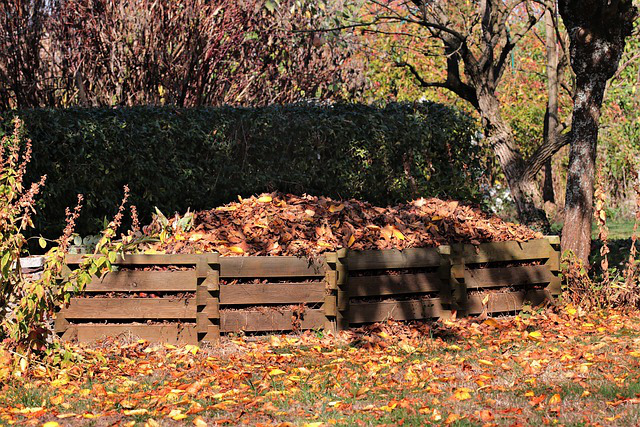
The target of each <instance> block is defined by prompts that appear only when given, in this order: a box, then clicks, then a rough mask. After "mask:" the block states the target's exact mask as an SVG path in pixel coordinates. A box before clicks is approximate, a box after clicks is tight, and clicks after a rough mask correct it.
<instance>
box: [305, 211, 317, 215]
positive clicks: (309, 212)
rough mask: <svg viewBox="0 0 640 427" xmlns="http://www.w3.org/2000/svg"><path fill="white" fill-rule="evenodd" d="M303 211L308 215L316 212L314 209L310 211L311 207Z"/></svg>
mask: <svg viewBox="0 0 640 427" xmlns="http://www.w3.org/2000/svg"><path fill="white" fill-rule="evenodd" d="M304 213H305V214H307V215H308V216H314V215H315V214H316V211H312V210H311V209H305V210H304Z"/></svg>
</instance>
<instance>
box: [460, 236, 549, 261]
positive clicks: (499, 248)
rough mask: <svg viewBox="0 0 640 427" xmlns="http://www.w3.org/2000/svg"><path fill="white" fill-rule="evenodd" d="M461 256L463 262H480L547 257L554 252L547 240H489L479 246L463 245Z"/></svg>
mask: <svg viewBox="0 0 640 427" xmlns="http://www.w3.org/2000/svg"><path fill="white" fill-rule="evenodd" d="M462 251H463V252H462V257H463V259H464V263H465V264H480V263H486V262H501V261H527V260H536V259H547V258H549V257H550V256H551V254H552V253H553V252H554V249H553V247H552V246H551V245H550V244H549V241H548V240H545V239H539V240H529V241H528V242H515V241H509V242H491V243H482V244H481V245H479V246H474V245H464V247H463V249H462Z"/></svg>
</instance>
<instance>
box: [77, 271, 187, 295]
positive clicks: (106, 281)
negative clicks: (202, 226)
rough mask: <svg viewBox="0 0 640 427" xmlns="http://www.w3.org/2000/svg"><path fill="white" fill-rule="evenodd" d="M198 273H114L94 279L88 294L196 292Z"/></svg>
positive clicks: (89, 286) (89, 285)
mask: <svg viewBox="0 0 640 427" xmlns="http://www.w3.org/2000/svg"><path fill="white" fill-rule="evenodd" d="M195 290H196V272H195V270H189V271H112V272H111V273H107V274H105V275H104V277H102V278H98V277H96V278H94V279H93V280H92V281H91V283H89V284H88V285H87V287H86V288H85V291H86V292H194V291H195Z"/></svg>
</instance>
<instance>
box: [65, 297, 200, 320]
mask: <svg viewBox="0 0 640 427" xmlns="http://www.w3.org/2000/svg"><path fill="white" fill-rule="evenodd" d="M61 313H62V315H63V316H64V317H65V318H66V319H67V320H72V319H105V320H108V319H140V320H150V319H195V317H196V301H195V299H191V300H184V299H171V298H71V302H70V303H69V307H67V308H64V309H62V310H61Z"/></svg>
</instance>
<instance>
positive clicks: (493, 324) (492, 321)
mask: <svg viewBox="0 0 640 427" xmlns="http://www.w3.org/2000/svg"><path fill="white" fill-rule="evenodd" d="M482 323H483V324H485V325H487V326H491V327H492V328H497V327H498V326H500V324H499V323H498V322H497V321H496V319H492V318H488V319H486V320H485V321H484V322H482Z"/></svg>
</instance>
